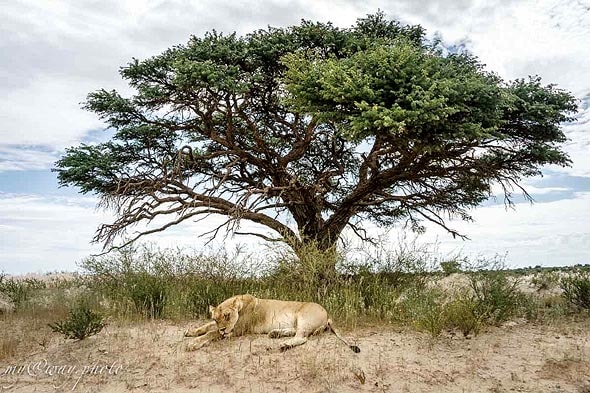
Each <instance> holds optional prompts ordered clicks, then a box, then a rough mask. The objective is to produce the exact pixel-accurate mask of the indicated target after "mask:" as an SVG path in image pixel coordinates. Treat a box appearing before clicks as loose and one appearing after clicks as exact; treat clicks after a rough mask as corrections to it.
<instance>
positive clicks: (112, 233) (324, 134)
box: [55, 13, 577, 252]
mask: <svg viewBox="0 0 590 393" xmlns="http://www.w3.org/2000/svg"><path fill="white" fill-rule="evenodd" d="M121 75H122V77H123V78H124V79H126V80H127V81H128V83H129V85H130V86H131V87H133V88H134V89H135V92H136V93H135V95H133V96H131V97H122V96H121V95H120V94H118V93H117V92H116V91H105V90H99V91H96V92H94V93H91V94H89V96H88V100H87V102H86V104H85V108H86V109H88V110H90V111H93V112H96V113H97V114H98V115H99V116H100V117H101V118H102V119H103V120H104V121H105V122H106V123H107V124H108V126H109V127H110V128H111V129H112V130H114V132H115V134H114V137H113V138H112V140H111V141H108V142H106V143H101V144H98V145H81V146H79V147H74V148H70V149H68V150H67V152H66V154H65V155H64V156H63V157H62V158H61V159H60V160H59V161H58V162H57V164H56V169H55V170H56V171H57V172H58V176H59V181H60V184H62V185H75V186H77V187H79V188H80V189H81V192H83V193H88V192H92V193H96V194H98V195H99V196H100V198H101V202H102V203H103V204H104V205H105V206H108V207H112V208H114V209H115V211H116V220H115V221H114V222H112V223H109V224H104V225H102V226H101V227H100V228H99V229H98V231H97V233H96V236H95V238H94V240H95V241H97V242H102V243H104V244H105V246H112V245H114V244H115V243H114V242H115V240H116V239H117V237H118V236H119V235H122V234H123V233H125V231H126V230H128V229H129V228H130V227H132V226H134V225H136V224H138V223H145V222H151V221H152V220H154V219H156V218H159V217H164V218H165V219H166V221H165V223H164V224H162V225H157V226H155V227H148V229H145V230H138V231H137V232H136V233H135V234H134V236H132V237H131V239H130V240H131V241H134V240H136V239H137V238H139V237H140V236H143V235H146V234H149V233H153V232H157V231H161V230H164V229H166V228H168V227H170V226H173V225H175V224H178V223H180V222H182V221H184V220H188V219H193V218H198V217H202V216H206V215H222V216H224V217H225V218H226V221H225V222H224V224H223V225H222V226H220V227H216V228H213V229H212V230H211V231H210V232H208V234H209V235H211V236H215V235H217V233H218V231H219V230H220V229H221V228H225V229H226V230H231V231H233V232H234V233H238V234H239V233H242V232H240V231H239V223H240V220H249V221H252V222H255V223H258V224H262V225H263V226H265V227H267V228H270V229H271V230H272V233H274V235H269V232H265V233H262V232H261V233H251V234H253V235H256V236H259V237H262V238H264V239H267V240H281V241H284V242H286V243H287V244H288V245H290V246H291V247H292V248H293V249H294V250H295V252H297V251H298V250H299V249H300V248H301V247H302V246H303V245H304V244H305V243H307V242H315V243H316V244H317V246H318V247H319V248H320V249H328V248H330V247H332V246H333V245H334V244H335V242H336V241H337V239H338V238H339V236H340V234H341V232H342V231H343V230H344V228H346V227H347V226H348V227H350V228H352V230H354V231H355V232H356V233H357V234H358V235H359V236H361V237H363V238H364V237H365V235H366V233H365V232H364V231H363V230H362V227H361V226H360V225H359V223H360V222H361V221H362V220H370V221H372V222H374V223H377V224H380V225H385V226H389V225H393V224H395V223H398V222H404V223H410V224H411V225H412V226H413V227H414V228H416V229H420V228H421V223H423V222H424V221H425V220H426V221H432V222H434V223H436V224H438V225H440V226H442V227H443V228H445V229H446V230H448V231H449V232H451V233H453V234H454V235H459V234H458V233H456V232H455V231H454V230H453V229H452V228H450V227H448V225H447V223H446V221H447V219H448V218H449V217H460V218H463V219H470V216H469V209H470V208H472V207H474V206H476V205H478V204H479V203H481V202H482V201H484V200H486V199H487V198H489V197H490V196H492V186H494V185H498V184H499V185H501V186H502V187H503V190H504V196H505V198H506V201H508V203H511V198H512V192H513V191H514V190H518V189H522V187H521V185H520V182H521V181H522V179H523V178H524V177H528V176H534V175H538V174H539V173H540V168H541V167H542V166H543V165H545V164H557V165H561V166H565V165H568V163H569V159H568V157H567V155H566V154H565V153H564V152H563V151H562V150H561V147H560V145H561V144H562V143H563V142H564V141H565V140H566V138H565V136H564V134H563V132H562V130H561V128H560V123H562V122H565V121H569V120H572V116H573V113H574V112H575V111H576V109H577V108H576V103H575V100H574V98H573V97H572V95H571V94H569V93H568V92H565V91H562V90H559V89H557V88H556V87H555V86H554V85H543V84H542V83H541V81H540V79H539V78H537V77H532V78H529V79H526V80H525V79H519V80H515V81H503V80H502V79H501V78H500V77H499V76H498V75H496V74H494V73H491V72H488V71H486V70H484V68H483V66H482V64H481V63H479V61H478V60H477V58H475V57H474V56H472V55H470V54H466V53H462V54H448V53H445V52H444V51H443V50H441V49H439V48H438V46H437V45H436V44H432V43H428V42H427V41H426V40H425V37H424V31H423V29H422V28H421V27H420V26H404V25H401V24H400V23H398V22H395V21H389V20H387V19H386V18H385V17H384V15H383V14H381V13H378V14H376V15H369V16H368V17H366V18H363V19H359V20H358V21H357V23H356V24H355V25H354V26H352V27H351V28H346V29H342V28H337V27H334V26H333V25H331V24H329V23H328V24H323V23H315V22H308V21H303V22H302V23H301V24H300V25H299V26H293V27H289V28H268V29H267V30H259V31H255V32H253V33H251V34H248V35H246V36H244V37H239V36H236V35H235V34H231V35H223V34H218V33H217V32H215V31H213V32H211V33H208V34H205V36H204V37H201V38H199V37H192V38H191V39H190V41H189V42H188V44H186V45H181V46H176V47H173V48H171V49H168V50H166V51H165V52H164V53H162V54H160V55H158V56H155V57H152V58H149V59H147V60H142V61H138V60H133V61H132V62H131V63H130V64H128V65H127V66H125V67H123V68H122V69H121ZM523 191H524V190H523ZM524 192H525V195H528V194H526V191H524ZM295 225H296V228H295Z"/></svg>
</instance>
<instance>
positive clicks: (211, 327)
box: [184, 321, 217, 337]
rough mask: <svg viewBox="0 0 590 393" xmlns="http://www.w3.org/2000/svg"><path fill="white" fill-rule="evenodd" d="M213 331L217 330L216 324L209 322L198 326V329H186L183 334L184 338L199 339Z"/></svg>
mask: <svg viewBox="0 0 590 393" xmlns="http://www.w3.org/2000/svg"><path fill="white" fill-rule="evenodd" d="M215 330H217V323H215V321H211V322H209V323H206V324H204V325H202V326H199V327H198V328H192V329H188V330H187V331H186V332H185V333H184V336H185V337H199V336H202V335H204V334H207V333H209V332H212V331H215Z"/></svg>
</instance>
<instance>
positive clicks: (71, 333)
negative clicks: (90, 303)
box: [48, 306, 105, 340]
mask: <svg viewBox="0 0 590 393" xmlns="http://www.w3.org/2000/svg"><path fill="white" fill-rule="evenodd" d="M48 325H49V327H50V328H51V330H53V331H54V332H57V333H61V334H63V335H64V336H65V338H69V339H74V340H83V339H85V338H86V337H90V336H93V335H95V334H97V333H99V332H100V331H101V330H102V329H103V327H104V326H105V322H104V320H103V318H102V316H101V315H100V314H98V313H96V312H94V311H92V310H91V309H90V308H88V307H87V306H78V307H76V308H74V309H73V310H71V311H70V312H69V313H68V317H67V318H66V319H65V320H63V321H59V322H55V323H50V324H48Z"/></svg>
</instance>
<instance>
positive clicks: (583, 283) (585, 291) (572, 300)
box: [560, 271, 590, 310]
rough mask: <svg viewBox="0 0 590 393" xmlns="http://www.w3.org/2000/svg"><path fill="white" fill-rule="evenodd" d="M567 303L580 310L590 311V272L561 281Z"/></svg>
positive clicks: (573, 275) (572, 275) (564, 278)
mask: <svg viewBox="0 0 590 393" xmlns="http://www.w3.org/2000/svg"><path fill="white" fill-rule="evenodd" d="M560 286H561V289H562V290H563V297H564V298H565V299H566V301H567V302H568V303H569V304H570V305H572V306H574V307H576V308H579V309H584V310H590V272H588V271H582V272H580V273H578V274H571V275H569V276H567V277H563V278H562V279H561V285H560Z"/></svg>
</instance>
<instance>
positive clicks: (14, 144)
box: [0, 0, 590, 274]
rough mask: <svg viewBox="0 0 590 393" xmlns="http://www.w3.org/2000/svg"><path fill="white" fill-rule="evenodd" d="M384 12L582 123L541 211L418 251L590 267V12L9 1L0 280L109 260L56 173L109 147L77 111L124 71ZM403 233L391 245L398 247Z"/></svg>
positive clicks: (3, 40) (485, 219)
mask: <svg viewBox="0 0 590 393" xmlns="http://www.w3.org/2000/svg"><path fill="white" fill-rule="evenodd" d="M377 10H382V11H383V12H385V13H386V15H387V16H388V17H390V18H394V19H397V20H400V21H401V22H403V23H408V24H420V25H422V26H423V27H424V28H425V29H426V31H427V34H428V36H429V37H434V36H438V37H441V38H442V40H443V42H444V44H445V45H447V46H460V47H463V48H465V49H467V50H469V51H470V52H472V53H473V54H475V55H476V56H478V58H479V59H480V61H481V62H482V63H485V64H486V68H487V69H489V70H492V71H495V72H497V73H498V74H499V75H500V76H502V77H503V78H505V79H507V80H510V79H515V78H521V77H526V76H528V75H535V74H537V75H540V76H541V77H542V79H543V82H544V83H555V84H557V85H558V87H560V88H563V89H567V90H569V91H571V92H572V93H573V94H574V95H575V96H576V97H577V98H578V99H579V104H580V111H579V113H578V114H577V118H578V119H577V121H575V122H573V123H569V124H566V125H564V131H565V133H566V135H567V136H568V138H569V140H568V142H567V143H566V146H565V150H566V151H567V152H568V153H569V155H570V158H571V159H572V161H573V165H572V166H571V167H568V168H561V167H546V168H544V169H543V173H544V176H543V177H540V178H532V179H527V180H526V181H525V183H524V185H525V187H526V188H527V190H528V191H529V193H530V194H531V195H532V196H533V198H534V199H535V201H536V202H535V203H534V204H532V205H531V204H530V203H528V202H526V201H524V200H520V201H519V202H518V203H517V204H516V206H515V208H514V209H507V208H506V207H505V206H504V204H503V203H502V199H501V198H500V199H498V200H496V201H494V200H491V201H488V202H486V203H484V204H483V205H482V206H480V207H478V208H476V209H474V210H473V212H472V215H473V218H474V222H472V223H465V222H460V221H458V222H457V221H453V222H451V226H452V227H453V228H455V229H458V230H459V231H460V232H461V233H463V234H465V235H467V236H468V237H469V238H470V240H467V241H463V240H459V239H453V237H452V236H451V235H449V234H447V233H446V232H444V231H443V230H441V229H440V228H436V227H431V226H429V227H428V229H427V231H426V234H424V235H422V236H420V237H419V238H418V239H416V241H417V242H419V243H421V244H425V245H434V248H436V250H437V251H438V252H439V253H442V254H446V255H451V254H453V253H461V254H462V255H465V256H468V257H472V258H480V257H483V258H494V257H496V256H500V257H501V258H503V259H504V260H505V262H506V263H507V265H508V266H512V267H518V266H536V265H542V266H565V265H574V264H578V263H583V264H585V263H590V155H589V154H588V152H589V151H590V61H588V59H589V58H590V45H588V35H589V34H590V0H579V1H578V0H574V1H570V0H502V1H499V0H452V1H448V2H444V5H443V2H437V1H433V0H425V1H420V2H416V1H414V0H397V1H363V2H358V1H353V0H338V1H317V0H299V1H279V0H260V1H256V2H246V1H236V0H232V1H228V0H216V1H215V2H213V1H211V0H202V1H198V2H197V1H190V0H69V1H60V0H32V1H29V0H12V1H8V2H0V53H1V55H0V272H6V273H9V274H16V273H25V272H47V271H71V270H74V269H77V264H78V263H79V262H80V261H81V260H82V259H83V258H85V257H88V256H89V255H91V254H93V253H97V252H99V251H100V250H101V248H100V245H93V244H90V240H91V239H92V236H93V234H94V231H95V230H96V228H97V227H98V226H99V225H100V224H101V223H107V222H109V221H110V220H111V219H112V216H111V213H109V212H106V211H101V210H97V209H96V203H97V199H96V198H95V197H94V196H93V195H81V194H79V193H78V192H77V190H76V189H73V188H59V187H58V185H57V180H56V177H55V174H54V173H52V172H51V168H52V167H53V166H54V163H55V161H56V160H57V159H59V157H60V155H61V154H63V153H64V151H65V149H66V148H68V147H70V146H76V145H78V144H80V143H82V142H84V143H95V142H100V141H104V140H107V139H108V138H109V135H111V134H110V132H111V131H109V130H105V126H104V124H103V123H101V121H100V120H99V119H98V118H97V117H96V116H95V115H94V114H92V113H90V112H86V111H84V110H82V109H81V103H82V102H84V101H85V97H86V95H87V94H88V93H89V92H92V91H95V90H98V89H100V88H105V89H117V90H118V91H119V92H121V93H122V94H124V95H125V94H129V93H130V90H129V88H128V87H127V86H126V84H125V82H124V81H123V80H122V79H121V77H120V76H119V73H118V70H119V67H121V66H124V65H125V64H127V63H128V62H129V61H131V59H132V58H138V59H143V58H146V57H149V56H152V55H156V54H159V53H161V52H162V51H164V50H165V49H166V48H169V47H171V46H173V45H176V44H183V43H186V42H187V41H188V39H189V37H190V36H191V35H197V36H199V35H202V34H204V32H206V31H209V30H212V29H216V30H217V31H222V32H234V31H235V32H237V33H238V34H246V33H248V32H250V31H252V30H255V29H259V28H266V27H267V26H269V25H270V26H277V27H278V26H289V25H295V24H299V22H300V20H301V19H310V20H319V21H324V22H327V21H331V22H332V23H333V24H335V25H336V26H340V27H349V26H351V25H352V24H353V23H354V22H355V20H356V19H357V18H359V17H363V16H365V15H366V14H369V13H374V12H376V11H377ZM217 221H218V220H217V219H216V218H212V219H211V220H210V221H204V222H199V223H195V222H188V223H185V224H183V225H181V226H178V227H175V228H173V229H171V230H168V231H166V232H163V233H160V234H158V235H154V236H152V237H150V238H148V240H150V241H152V242H154V243H155V244H158V245H161V246H163V247H168V246H173V247H176V246H182V247H190V248H193V249H197V250H198V249H201V248H202V247H203V244H204V242H205V240H204V239H202V238H199V237H198V234H199V233H202V232H204V231H205V230H207V229H211V228H213V226H214V225H215V223H216V222H217ZM367 228H368V229H369V230H370V231H372V233H376V234H377V233H378V232H379V230H378V229H375V228H373V227H372V226H371V225H369V224H367ZM399 231H400V229H399V228H393V229H391V230H390V231H388V232H387V233H386V234H384V235H383V236H384V238H385V239H386V240H387V241H388V242H391V244H395V242H398V241H399V239H400V234H399ZM238 243H239V244H246V245H247V246H248V247H250V248H253V249H260V250H263V248H261V247H262V245H261V244H260V243H259V242H258V241H257V240H253V239H248V238H243V237H236V238H229V239H225V240H224V239H219V240H218V241H217V242H214V243H213V245H214V246H215V245H218V246H220V247H221V246H222V245H226V246H232V245H235V244H238Z"/></svg>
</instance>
